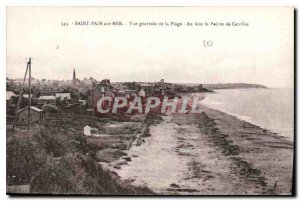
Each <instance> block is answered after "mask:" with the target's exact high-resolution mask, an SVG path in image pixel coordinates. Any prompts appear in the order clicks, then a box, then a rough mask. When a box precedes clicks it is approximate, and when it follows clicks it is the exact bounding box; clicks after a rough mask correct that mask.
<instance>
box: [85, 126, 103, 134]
mask: <svg viewBox="0 0 300 201" xmlns="http://www.w3.org/2000/svg"><path fill="white" fill-rule="evenodd" d="M98 132H99V131H98V129H97V128H92V127H90V126H89V125H86V126H85V127H83V135H84V136H100V134H99V133H98Z"/></svg>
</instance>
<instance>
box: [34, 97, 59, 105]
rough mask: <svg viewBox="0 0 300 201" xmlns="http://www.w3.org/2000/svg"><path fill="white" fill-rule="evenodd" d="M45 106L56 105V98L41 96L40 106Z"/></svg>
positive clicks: (39, 99)
mask: <svg viewBox="0 0 300 201" xmlns="http://www.w3.org/2000/svg"><path fill="white" fill-rule="evenodd" d="M44 104H51V105H55V104H56V97H55V96H40V97H39V98H38V105H44Z"/></svg>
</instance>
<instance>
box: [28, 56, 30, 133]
mask: <svg viewBox="0 0 300 201" xmlns="http://www.w3.org/2000/svg"><path fill="white" fill-rule="evenodd" d="M28 67H29V69H28V70H29V77H28V79H29V80H28V83H29V97H28V100H29V101H28V131H29V132H30V131H31V57H30V58H29V61H28Z"/></svg>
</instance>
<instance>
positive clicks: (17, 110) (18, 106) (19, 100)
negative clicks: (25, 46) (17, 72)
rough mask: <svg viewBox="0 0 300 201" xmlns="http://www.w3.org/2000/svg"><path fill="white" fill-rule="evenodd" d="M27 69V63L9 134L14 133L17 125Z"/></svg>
mask: <svg viewBox="0 0 300 201" xmlns="http://www.w3.org/2000/svg"><path fill="white" fill-rule="evenodd" d="M30 61H31V60H30ZM28 68H29V61H28V62H27V66H26V71H25V75H24V79H23V83H22V84H21V85H20V87H21V88H20V94H19V97H18V103H17V108H16V113H15V118H14V124H13V127H12V130H11V133H13V132H14V130H15V126H16V123H17V119H18V115H19V109H20V104H21V100H22V96H23V90H24V87H23V86H24V84H25V80H26V77H27V71H28Z"/></svg>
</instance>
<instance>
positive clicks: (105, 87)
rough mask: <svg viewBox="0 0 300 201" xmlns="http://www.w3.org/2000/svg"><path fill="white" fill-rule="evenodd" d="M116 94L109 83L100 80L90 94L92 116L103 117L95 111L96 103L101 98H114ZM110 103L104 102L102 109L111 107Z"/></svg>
mask: <svg viewBox="0 0 300 201" xmlns="http://www.w3.org/2000/svg"><path fill="white" fill-rule="evenodd" d="M115 94H116V90H115V88H114V87H113V86H112V85H111V84H110V81H109V80H107V79H105V80H102V81H101V82H100V83H99V84H98V85H97V86H96V87H95V88H94V89H93V92H92V97H93V98H92V105H93V109H94V114H95V115H97V116H103V114H100V113H99V112H98V110H97V102H98V100H99V99H100V98H101V97H107V96H109V97H112V98H114V97H115ZM111 104H112V103H111V102H108V101H104V102H103V108H107V107H111Z"/></svg>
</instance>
